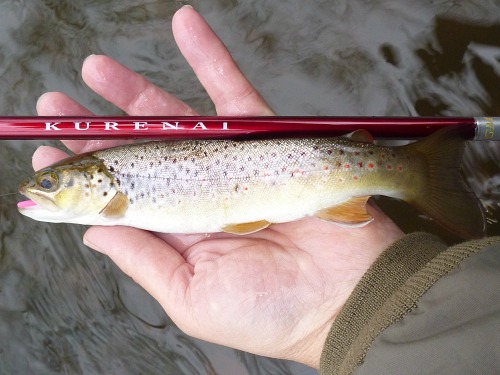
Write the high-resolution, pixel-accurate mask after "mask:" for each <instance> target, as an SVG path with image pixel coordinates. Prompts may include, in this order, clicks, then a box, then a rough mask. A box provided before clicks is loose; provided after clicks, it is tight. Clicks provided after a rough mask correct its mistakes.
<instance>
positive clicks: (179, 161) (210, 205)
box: [20, 129, 485, 237]
mask: <svg viewBox="0 0 500 375" xmlns="http://www.w3.org/2000/svg"><path fill="white" fill-rule="evenodd" d="M456 133H457V131H456V130H454V129H444V130H442V131H440V132H437V133H435V134H433V135H431V136H429V137H428V138H426V139H424V140H422V141H419V142H416V143H414V144H410V145H407V146H402V147H383V146H378V145H375V144H373V143H371V142H370V139H369V137H368V136H367V134H366V132H363V131H359V132H355V133H354V134H352V135H351V136H349V137H337V138H318V139H315V138H311V139H309V138H304V139H269V140H240V141H235V140H183V141H156V142H149V143H141V144H135V145H125V146H119V147H116V148H111V149H107V150H101V151H96V152H93V153H88V154H86V155H82V156H76V157H74V158H72V159H71V160H69V161H63V162H60V163H58V164H55V165H54V166H51V167H48V168H46V169H44V170H42V171H40V172H38V173H37V175H35V176H34V177H32V178H31V179H29V180H28V181H26V182H24V183H23V184H21V188H20V191H21V192H22V193H24V194H25V195H27V196H28V197H30V198H31V199H32V200H33V201H35V202H37V203H40V204H39V205H38V206H35V207H33V206H29V207H26V208H20V211H21V212H22V213H24V214H26V215H28V216H29V215H31V217H34V218H40V219H42V220H46V221H51V220H53V221H56V220H59V221H66V222H74V223H81V224H99V225H129V226H134V227H138V228H143V229H148V230H154V231H159V232H174V233H206V232H218V231H226V232H231V233H239V234H244V233H250V232H253V231H256V230H259V229H262V228H265V227H266V226H268V225H270V224H272V223H281V222H287V221H292V220H296V219H300V218H303V217H306V216H317V217H319V218H321V219H324V220H329V221H332V222H336V223H342V224H343V225H350V226H353V227H355V226H362V225H366V224H367V223H369V222H370V221H371V217H370V215H369V214H368V213H367V211H366V208H365V204H366V201H367V199H368V198H369V197H370V196H373V195H386V196H390V197H394V198H398V199H403V200H405V201H407V202H408V203H410V204H412V205H414V206H415V207H416V208H418V209H420V210H421V211H422V212H424V213H426V214H428V215H429V216H431V217H432V218H434V219H435V220H436V221H437V222H439V223H441V224H442V225H443V226H445V227H446V228H448V229H449V230H451V231H454V232H455V233H457V234H458V235H460V236H462V237H478V236H480V235H481V234H482V233H484V226H485V225H484V210H483V208H482V206H481V204H480V202H479V200H478V199H477V197H475V195H474V194H473V193H471V192H470V191H469V189H468V187H467V185H466V183H465V181H464V180H463V178H462V175H461V171H460V166H459V161H460V160H461V158H462V154H463V150H464V148H465V143H464V141H463V140H462V139H460V138H459V137H458V136H457V134H456ZM90 169H92V170H96V169H97V170H102V171H103V172H102V173H103V174H104V175H105V178H102V177H101V178H100V180H102V181H103V182H102V184H101V185H100V184H99V183H95V184H91V185H92V186H93V187H92V189H93V190H94V192H93V194H89V195H90V196H92V197H93V198H92V199H91V198H89V197H88V196H80V199H79V200H77V199H76V197H77V196H78V194H80V190H81V191H84V190H85V189H82V188H81V187H80V188H78V186H75V185H77V184H76V183H75V182H76V181H80V182H81V183H83V184H85V178H84V177H82V173H83V174H84V173H87V174H88V173H89V170H90ZM48 175H50V176H52V177H51V178H52V179H53V180H58V181H57V187H54V188H53V189H50V191H44V188H43V186H41V185H45V186H47V182H44V183H43V184H42V183H41V182H42V181H44V176H48ZM54 176H56V177H57V178H56V177H54ZM69 181H71V183H69ZM87 184H88V183H87ZM94 185H95V186H94ZM68 192H72V194H69V193H68ZM65 196H69V197H71V198H65ZM43 204H46V205H47V206H48V205H51V209H53V206H59V207H61V212H64V213H60V212H58V213H57V215H56V214H51V213H48V212H46V211H47V210H45V211H44V210H43ZM77 211H78V214H76V212H77ZM54 216H57V219H54V218H53V217H54ZM64 216H65V217H64ZM61 217H64V218H63V219H61Z"/></svg>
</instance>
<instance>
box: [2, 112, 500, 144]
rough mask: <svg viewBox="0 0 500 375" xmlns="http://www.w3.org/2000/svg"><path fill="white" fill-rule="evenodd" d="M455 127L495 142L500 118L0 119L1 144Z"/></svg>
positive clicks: (389, 133)
mask: <svg viewBox="0 0 500 375" xmlns="http://www.w3.org/2000/svg"><path fill="white" fill-rule="evenodd" d="M454 125H460V129H461V132H462V134H463V136H464V138H466V139H470V140H474V141H487V140H493V141H498V140H500V117H347V116H343V117H308V116H296V117H284V116H283V117H279V116H278V117H272V116H264V117H236V116H123V117H120V116H113V117H110V116H105V117H102V116H100V117H99V116H98V117H90V116H71V117H66V116H65V117H48V116H39V117H36V116H35V117H22V116H18V117H0V140H2V139H115V138H135V139H141V138H142V139H145V138H147V139H180V138H192V139H194V138H277V137H290V138H291V137H319V136H321V137H324V136H330V137H331V136H338V135H342V134H346V133H349V132H352V131H354V130H357V129H365V130H367V131H369V132H370V133H371V134H372V135H373V136H374V137H375V138H393V139H412V138H420V137H425V136H427V135H429V134H431V133H433V132H434V131H436V130H439V129H441V128H443V127H446V126H454Z"/></svg>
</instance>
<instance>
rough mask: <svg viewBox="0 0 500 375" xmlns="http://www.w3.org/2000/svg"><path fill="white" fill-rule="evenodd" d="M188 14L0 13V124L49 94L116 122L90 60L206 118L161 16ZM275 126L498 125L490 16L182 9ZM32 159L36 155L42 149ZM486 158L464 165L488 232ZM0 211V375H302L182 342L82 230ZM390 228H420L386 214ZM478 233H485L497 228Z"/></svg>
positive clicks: (14, 146)
mask: <svg viewBox="0 0 500 375" xmlns="http://www.w3.org/2000/svg"><path fill="white" fill-rule="evenodd" d="M184 3H188V1H185V2H181V1H153V0H151V1H147V0H143V1H138V0H121V1H104V0H87V1H84V0H71V1H70V0H65V1H63V0H60V1H56V0H24V1H23V0H18V1H15V2H14V1H11V0H2V1H0V76H1V80H0V82H1V83H0V93H1V96H0V97H1V100H0V115H32V114H35V103H36V99H37V97H38V96H39V95H40V94H42V93H43V92H45V91H64V92H66V93H67V94H69V95H70V96H72V97H74V98H77V99H78V100H79V101H80V102H82V103H83V104H84V105H86V106H87V107H88V108H90V109H92V110H93V111H95V112H96V113H98V114H117V113H119V111H118V110H116V109H115V108H113V107H112V106H111V105H110V104H109V103H105V102H104V101H102V100H100V99H99V98H98V97H96V96H95V95H94V94H93V93H92V92H90V90H89V89H88V88H86V87H85V85H84V84H83V83H82V82H81V79H80V73H79V70H80V66H81V63H82V61H83V59H84V58H85V57H86V56H87V55H88V54H91V53H105V54H107V55H110V56H112V57H113V58H116V59H118V60H119V61H120V62H122V63H124V64H125V65H127V66H129V67H131V68H132V69H134V70H136V71H139V72H141V73H143V74H144V75H145V76H147V77H148V78H149V79H150V80H152V81H154V82H155V83H157V84H158V85H160V86H161V87H163V88H165V89H166V90H169V91H170V92H172V93H174V94H175V95H177V96H179V97H180V98H182V99H184V100H186V101H187V102H188V103H189V104H190V105H192V106H193V107H195V108H196V109H197V110H198V111H199V112H200V113H204V114H213V113H214V112H213V106H212V105H211V103H210V101H209V99H208V97H207V95H206V93H205V92H204V90H203V89H202V87H201V86H200V85H199V84H198V83H197V80H196V78H195V76H194V74H193V73H192V72H191V71H190V68H189V67H188V66H187V64H186V63H185V62H184V60H183V59H182V57H181V55H180V54H179V52H178V51H177V49H176V47H175V43H174V41H173V37H172V35H171V32H170V19H171V17H172V14H173V13H174V12H175V10H176V9H178V8H179V7H180V6H181V5H182V4H184ZM189 3H191V4H192V5H194V6H195V7H196V8H197V9H198V10H199V11H200V12H201V13H202V15H203V16H204V17H206V19H207V20H208V21H209V23H210V24H211V25H212V27H213V28H214V29H215V30H216V32H217V33H218V34H219V35H220V36H221V37H222V39H223V40H224V41H225V43H226V44H227V46H228V47H229V49H230V50H231V51H232V52H233V54H234V57H235V59H236V60H237V62H238V63H239V64H240V66H241V68H242V70H243V71H244V72H245V73H246V74H247V75H248V77H249V78H250V79H251V81H252V82H253V83H254V85H255V86H256V87H257V88H258V89H259V90H260V91H261V92H262V94H263V95H264V97H265V98H266V99H267V100H268V101H269V103H270V104H271V106H272V107H273V108H274V109H275V111H276V112H277V113H279V114H281V115H446V116H454V115H460V116H480V115H492V116H499V115H500V93H499V90H498V87H500V85H499V83H500V32H499V31H500V19H499V18H498V14H500V2H499V1H498V0H497V1H485V0H471V1H467V2H455V1H447V0H442V1H431V0H428V1H419V2H415V1H410V0H402V1H397V2H396V1H382V0H379V1H366V0H365V1H363V0H351V1H347V0H341V1H326V0H325V1H320V0H317V1H315V2H307V3H305V2H304V1H299V0H290V1H287V2H270V1H265V0H254V1H251V2H250V1H243V0H217V1H216V0H214V1H211V2H203V1H193V2H189ZM43 143H44V144H47V142H43ZM39 144H42V142H37V141H22V142H21V141H17V142H16V141H2V142H1V143H0V160H2V166H1V167H0V171H1V174H0V176H1V182H0V195H1V194H5V193H8V192H13V191H15V190H16V187H17V184H18V182H19V180H20V179H21V176H24V175H26V174H28V173H29V172H30V170H31V154H32V152H33V150H34V149H35V148H36V147H37V145H39ZM499 164H500V151H499V147H498V146H497V145H495V144H487V143H481V144H475V145H473V146H472V147H470V148H469V151H468V153H467V155H466V160H465V163H464V165H465V169H466V173H467V175H468V176H469V181H470V182H471V184H472V186H473V187H474V189H475V191H476V192H477V193H478V194H479V195H480V196H481V198H482V199H484V200H485V201H486V202H487V203H489V205H490V211H491V217H492V218H495V217H498V209H499V208H498V203H496V202H498V201H500V168H499ZM15 200H16V199H15V198H13V197H9V196H6V197H3V198H0V374H12V373H23V374H29V373H36V374H59V373H69V374H93V373H109V374H118V373H119V374H139V373H140V374H159V373H162V374H220V375H225V374H243V375H245V374H314V373H316V372H315V371H313V370H310V369H307V368H305V367H304V366H300V365H297V364H294V363H290V362H285V361H277V360H273V359H267V358H262V357H257V356H253V355H250V354H246V353H241V352H237V351H234V350H232V349H229V348H224V347H220V346H217V345H212V344H208V343H205V342H201V341H199V340H195V339H193V338H191V337H189V336H186V335H184V334H183V333H182V332H180V331H179V330H178V329H177V328H176V327H175V325H173V323H172V322H171V321H170V319H169V318H168V317H167V316H166V315H165V314H164V313H163V311H162V310H161V308H160V307H159V306H158V304H157V303H156V302H155V301H154V300H153V299H152V298H151V297H149V296H148V295H147V294H146V293H145V292H144V291H142V290H141V289H140V288H139V287H138V286H137V285H136V284H135V283H134V282H132V281H131V280H130V279H129V278H128V277H126V276H124V275H123V274H122V273H121V272H120V271H119V270H118V269H117V268H116V267H115V266H114V265H113V264H111V262H109V261H108V260H107V259H106V258H105V257H102V256H100V255H99V254H96V253H94V252H91V251H89V250H88V249H87V248H86V247H84V246H83V245H82V243H81V235H82V232H83V228H81V227H79V226H72V225H62V224H61V225H54V224H45V223H38V222H33V221H31V220H28V219H26V218H23V217H21V216H20V215H19V214H18V213H17V211H16V209H15ZM383 204H384V205H385V206H386V208H387V209H388V210H389V211H390V213H391V214H392V215H393V216H395V217H396V218H397V220H398V222H400V223H401V225H402V226H403V227H404V228H407V229H411V228H414V227H415V226H421V225H423V226H424V227H426V228H430V229H432V228H433V226H432V225H430V224H429V223H427V222H426V221H424V220H422V219H421V218H419V217H418V215H417V213H414V212H413V211H411V212H410V211H409V210H408V209H407V206H404V205H402V204H399V203H394V202H391V201H385V202H383ZM489 232H490V233H491V234H493V233H496V234H498V233H500V227H499V225H498V223H495V222H492V223H490V225H489Z"/></svg>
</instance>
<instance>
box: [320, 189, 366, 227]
mask: <svg viewBox="0 0 500 375" xmlns="http://www.w3.org/2000/svg"><path fill="white" fill-rule="evenodd" d="M368 199H370V196H361V197H353V198H350V199H349V200H347V201H345V202H343V203H340V204H338V205H336V206H333V207H328V208H325V209H323V210H320V211H318V212H316V215H315V216H316V217H318V218H320V219H323V220H328V221H333V222H336V223H340V224H344V225H348V226H352V227H362V226H364V225H366V224H368V223H369V222H371V221H372V220H373V217H372V216H371V215H370V214H369V213H368V212H367V211H366V202H367V201H368Z"/></svg>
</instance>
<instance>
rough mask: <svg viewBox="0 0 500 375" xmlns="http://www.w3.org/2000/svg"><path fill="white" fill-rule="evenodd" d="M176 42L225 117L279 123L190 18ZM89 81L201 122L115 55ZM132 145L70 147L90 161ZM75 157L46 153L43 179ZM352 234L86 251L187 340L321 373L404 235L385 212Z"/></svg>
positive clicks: (123, 240)
mask: <svg viewBox="0 0 500 375" xmlns="http://www.w3.org/2000/svg"><path fill="white" fill-rule="evenodd" d="M172 28H173V32H174V36H175V39H176V42H177V44H178V46H179V48H180V50H181V52H182V53H183V55H184V56H185V58H186V60H187V61H188V63H189V64H190V65H191V67H192V68H193V69H194V71H195V73H196V75H197V76H198V78H199V80H200V81H201V83H202V84H203V86H204V87H205V89H206V90H207V92H208V94H209V95H210V97H211V98H212V100H213V102H214V104H215V107H216V110H217V113H218V114H219V115H254V116H260V115H272V114H273V112H272V110H271V109H270V108H269V107H268V105H267V104H266V103H265V101H264V100H263V99H262V97H261V96H260V95H259V94H258V93H257V92H256V91H255V89H254V88H253V87H252V85H251V84H250V83H249V82H248V81H247V80H246V78H245V77H244V76H243V74H242V73H241V72H240V70H239V69H238V67H237V66H236V64H235V62H234V61H233V59H232V58H231V56H230V54H229V52H228V51H227V49H226V48H225V47H224V45H223V44H222V42H221V41H220V40H219V39H218V38H217V36H216V35H215V34H214V33H213V31H212V30H211V29H210V27H209V26H208V25H207V24H206V23H205V21H204V20H203V19H202V18H201V17H200V15H199V14H198V13H196V12H195V11H194V10H193V9H192V8H190V7H184V8H182V9H180V10H179V11H178V12H177V13H176V15H175V16H174V19H173V22H172ZM82 76H83V79H84V81H85V82H86V83H87V84H88V85H89V86H90V87H91V88H92V89H93V90H94V91H95V92H96V93H98V94H99V95H101V96H102V97H103V98H104V99H106V100H108V101H110V102H112V103H114V104H115V105H117V106H118V107H119V108H121V109H122V110H124V111H125V112H127V113H128V114H129V115H194V114H196V113H195V111H194V110H193V109H192V108H190V107H189V106H187V105H186V104H185V103H183V102H181V101H179V100H178V99H176V98H174V97H173V96H171V95H169V94H168V93H166V92H164V91H162V90H160V89H159V88H158V87H156V86H154V85H152V84H151V83H150V82H148V81H146V80H145V79H144V78H143V77H141V76H140V75H138V74H136V73H134V72H131V71H130V70H128V69H127V68H125V67H123V66H121V65H120V64H118V63H117V62H115V61H113V60H111V59H110V58H107V57H105V56H90V57H89V58H87V60H86V61H85V62H84V65H83V68H82ZM37 110H38V113H39V114H40V115H47V116H51V115H52V116H53V115H66V116H70V115H79V116H87V115H88V116H91V115H92V114H91V113H90V111H88V110H87V109H85V108H84V107H82V106H81V105H79V104H78V103H76V102H74V101H73V100H71V99H70V98H68V97H67V96H65V95H63V94H61V93H47V94H45V95H43V96H42V97H41V98H40V99H39V102H38V105H37ZM121 143H123V141H113V140H110V141H66V142H65V144H66V145H67V146H68V148H69V149H71V150H72V151H74V152H76V153H79V152H85V151H91V150H95V149H98V148H104V147H110V146H115V145H118V144H121ZM65 156H66V155H65V154H64V153H62V151H59V150H55V149H53V148H50V147H42V148H40V149H39V150H37V152H36V153H35V155H34V157H33V165H34V167H35V169H39V168H41V167H43V166H45V165H48V164H51V163H53V162H55V161H57V160H59V159H61V158H63V157H65ZM368 209H369V211H370V213H371V214H372V215H373V216H374V218H375V220H374V221H373V222H372V223H370V224H369V225H367V226H365V227H363V228H355V229H347V228H343V227H339V226H337V225H334V224H332V223H328V222H325V221H321V220H319V219H316V218H306V219H303V220H299V221H295V222H291V223H285V224H276V225H272V226H271V227H269V228H268V229H265V230H262V231H260V232H257V233H254V234H250V235H247V236H235V235H230V234H225V233H215V234H211V235H175V234H161V233H151V232H147V231H143V230H139V229H135V228H128V227H98V226H94V227H91V228H90V229H89V230H88V231H87V232H86V234H85V236H84V242H85V243H86V244H87V245H88V246H90V247H92V248H94V249H96V250H98V251H100V252H102V253H104V254H106V255H108V256H109V257H110V258H111V259H112V260H113V261H114V262H116V264H117V265H118V266H119V267H120V268H121V269H122V270H123V271H124V272H126V273H127V274H128V275H130V276H131V277H132V278H133V279H134V280H135V281H136V282H137V283H139V284H140V285H142V286H143V287H144V288H145V289H146V290H147V291H148V292H149V293H150V294H151V295H152V296H153V297H154V298H156V299H157V300H158V301H159V303H160V304H161V305H162V306H163V308H164V309H165V311H166V312H167V313H168V315H169V316H170V317H171V318H172V319H173V320H174V322H176V324H177V325H178V326H179V328H181V329H182V330H184V331H185V332H186V333H188V334H190V335H192V336H195V337H198V338H201V339H204V340H207V341H211V342H215V343H219V344H223V345H227V346H230V347H234V348H238V349H241V350H245V351H249V352H253V353H256V354H260V355H265V356H270V357H277V358H286V359H292V360H296V361H299V362H302V363H305V364H308V365H310V366H313V367H318V366H319V358H320V354H321V350H322V347H323V343H324V340H325V339H326V335H327V333H328V331H329V329H330V326H331V324H332V322H333V320H334V319H335V316H336V314H337V313H338V312H339V310H340V309H341V307H342V306H343V305H344V303H345V301H346V299H347V298H348V297H349V295H350V293H351V292H352V290H353V288H354V286H355V285H356V283H357V282H358V281H359V279H360V278H361V276H362V275H363V273H364V272H365V271H366V270H367V269H368V267H369V266H370V265H371V264H372V263H373V261H374V260H375V258H377V256H378V255H379V254H380V253H381V252H382V251H383V250H384V249H385V248H386V247H387V246H388V245H390V244H391V243H392V242H394V241H395V240H397V239H398V238H400V237H401V236H402V235H403V234H402V232H401V231H400V230H399V229H398V228H397V227H396V226H395V224H394V223H393V222H392V221H390V220H389V219H388V218H387V217H386V216H385V215H384V214H383V213H382V212H380V211H379V210H378V209H376V208H375V207H373V206H370V207H369V208H368Z"/></svg>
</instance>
